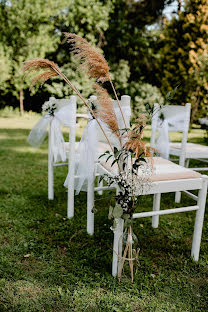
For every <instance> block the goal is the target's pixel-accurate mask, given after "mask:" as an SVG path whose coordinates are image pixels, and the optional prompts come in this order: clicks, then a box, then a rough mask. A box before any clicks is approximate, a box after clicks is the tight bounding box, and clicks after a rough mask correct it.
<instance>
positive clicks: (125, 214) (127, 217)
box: [122, 213, 130, 220]
mask: <svg viewBox="0 0 208 312" xmlns="http://www.w3.org/2000/svg"><path fill="white" fill-rule="evenodd" d="M129 218H130V214H129V213H124V214H123V216H122V219H124V220H127V219H129Z"/></svg>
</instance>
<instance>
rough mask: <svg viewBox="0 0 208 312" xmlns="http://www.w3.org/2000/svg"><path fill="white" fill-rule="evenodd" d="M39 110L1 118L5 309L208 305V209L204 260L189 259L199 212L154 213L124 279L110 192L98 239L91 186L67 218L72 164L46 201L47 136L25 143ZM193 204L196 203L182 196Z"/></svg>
mask: <svg viewBox="0 0 208 312" xmlns="http://www.w3.org/2000/svg"><path fill="white" fill-rule="evenodd" d="M38 118H39V117H38V116H35V115H31V116H30V115H29V114H26V115H25V117H18V116H14V117H10V118H0V164H1V165H0V312H3V311H15V312H16V311H22V312H33V311H54V312H59V311H61V312H70V311H77V312H80V311H93V312H95V311H109V312H110V311H116V312H117V311H118V312H120V311H137V312H143V311H150V312H152V311H155V312H161V311H168V312H173V311H175V312H180V311H181V312H190V311H194V312H195V311H201V312H206V311H208V211H206V215H205V221H204V228H203V237H202V243H201V253H200V260H199V262H198V263H195V262H194V261H192V259H191V258H190V252H191V242H192V233H193V224H194V217H195V213H194V212H189V213H183V214H176V215H167V216H162V217H160V226H159V228H158V229H153V228H152V227H151V219H150V218H145V219H140V220H136V221H135V224H134V232H135V233H136V235H137V237H138V240H139V247H140V249H141V251H140V256H139V267H138V272H137V274H136V276H135V281H134V283H131V281H130V277H129V274H127V273H126V274H125V272H124V275H123V276H122V280H121V282H120V283H118V281H117V279H114V278H113V277H112V276H111V261H112V242H113V233H112V231H111V230H110V226H111V221H109V220H108V206H109V200H108V198H107V193H106V194H104V195H103V196H102V197H100V196H99V195H96V209H97V213H96V215H95V235H94V236H92V237H90V236H88V235H87V233H86V194H85V193H81V194H80V195H79V196H76V198H75V217H74V218H73V219H72V220H68V219H67V218H66V200H67V194H66V190H65V189H64V187H63V182H64V180H65V177H66V174H67V168H66V167H62V168H57V169H56V171H55V199H54V200H53V201H49V200H48V199H47V140H46V141H45V142H44V143H43V144H42V146H41V148H40V149H38V150H35V149H33V148H32V147H30V146H28V144H27V141H26V138H27V136H28V134H29V131H30V129H31V127H32V126H33V125H34V124H35V122H36V121H37V120H38ZM81 132H82V128H79V129H78V131H77V133H78V136H80V135H81ZM149 135H150V129H148V130H146V137H147V138H148V137H149ZM203 135H204V132H203V131H202V130H197V129H194V130H192V131H191V132H190V134H189V140H190V141H191V142H195V143H197V142H198V143H203ZM173 139H175V140H177V139H178V137H173ZM191 165H197V164H196V162H192V164H191ZM197 166H198V165H197ZM101 198H103V199H102V200H100V199H101ZM186 204H190V205H192V204H194V201H193V200H191V199H188V198H187V197H185V195H183V197H182V203H181V204H180V205H181V206H184V205H186ZM140 207H141V208H142V209H146V210H150V209H151V207H152V196H143V197H141V198H140V199H139V201H138V207H137V210H138V211H139V209H140ZM168 207H176V205H175V204H174V194H168V195H163V196H162V208H168ZM207 210H208V205H207Z"/></svg>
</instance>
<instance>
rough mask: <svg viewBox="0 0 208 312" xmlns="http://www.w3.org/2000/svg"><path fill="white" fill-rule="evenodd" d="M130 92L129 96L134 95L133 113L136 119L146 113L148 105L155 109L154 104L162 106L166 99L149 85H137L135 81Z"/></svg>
mask: <svg viewBox="0 0 208 312" xmlns="http://www.w3.org/2000/svg"><path fill="white" fill-rule="evenodd" d="M128 90H129V91H128V92H129V93H128V94H133V100H132V112H133V118H134V119H135V118H137V116H138V115H139V114H140V113H142V112H145V111H146V109H145V107H146V105H149V106H150V107H153V105H154V103H158V104H160V105H162V104H163V103H164V98H163V96H162V94H161V92H160V90H159V89H158V88H157V87H155V86H152V85H151V84H149V83H139V82H138V83H135V82H134V81H133V82H131V83H129V86H128Z"/></svg>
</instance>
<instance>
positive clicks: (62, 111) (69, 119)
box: [48, 95, 77, 157]
mask: <svg viewBox="0 0 208 312" xmlns="http://www.w3.org/2000/svg"><path fill="white" fill-rule="evenodd" d="M56 106H57V109H56V111H55V116H54V117H53V118H54V119H56V121H57V126H65V127H68V128H69V151H70V154H71V155H69V157H73V154H74V151H75V140H76V111H77V103H76V96H75V95H72V96H70V98H69V99H56ZM52 131H56V133H53V135H52ZM59 133H60V132H59V131H57V127H55V128H54V120H53V119H52V120H51V121H50V125H49V133H48V136H49V153H50V154H52V153H53V152H52V151H53V148H52V144H54V142H52V141H53V140H52V137H57V136H58V138H57V141H59V138H60V135H59ZM59 142H60V141H59ZM60 143H61V142H60ZM62 145H63V142H62ZM60 146H61V145H60ZM57 148H58V146H57ZM51 157H52V155H51Z"/></svg>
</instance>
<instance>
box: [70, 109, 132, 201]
mask: <svg viewBox="0 0 208 312" xmlns="http://www.w3.org/2000/svg"><path fill="white" fill-rule="evenodd" d="M122 111H123V114H124V116H125V121H126V124H127V127H129V121H130V115H131V108H130V107H129V106H125V107H122ZM115 113H116V117H117V120H118V125H119V128H120V129H123V128H125V125H124V122H123V118H122V116H121V112H120V109H119V108H118V107H116V108H115ZM99 122H100V124H101V126H102V127H103V129H104V131H105V133H106V135H107V137H108V138H109V140H110V142H111V144H112V145H113V146H116V147H117V148H118V149H119V148H120V143H119V140H118V137H117V136H116V135H115V133H112V131H111V130H110V129H109V127H108V125H106V124H105V123H104V122H102V121H101V120H100V119H99ZM99 133H101V134H102V132H101V130H100V127H99V125H98V123H97V121H96V120H95V119H91V120H90V121H89V122H88V124H87V126H86V127H85V129H84V133H83V135H82V138H81V141H80V143H79V148H78V151H77V154H78V155H77V162H76V168H75V183H74V188H75V190H76V195H78V194H79V192H80V191H84V192H87V185H88V182H89V183H93V180H94V170H95V163H96V161H97V160H98V157H99ZM102 136H103V134H102ZM103 139H104V141H105V142H106V139H105V138H104V137H103ZM106 143H107V142H106ZM109 149H110V147H109ZM103 152H104V151H103ZM69 175H70V172H69V173H68V175H67V178H66V180H65V182H64V186H65V187H68V179H69Z"/></svg>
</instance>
